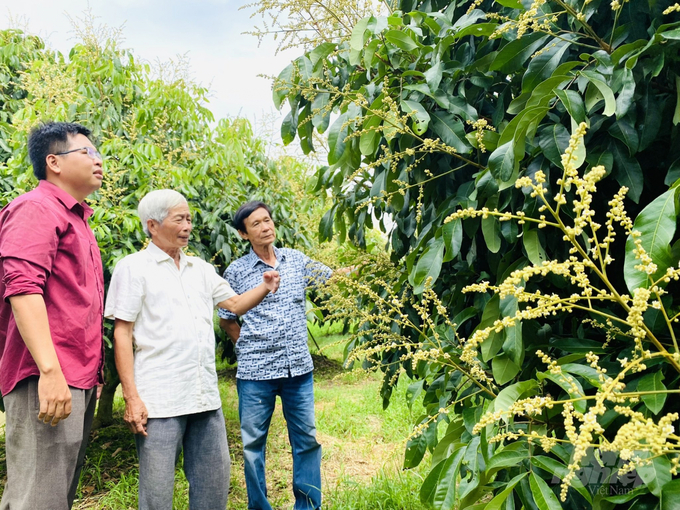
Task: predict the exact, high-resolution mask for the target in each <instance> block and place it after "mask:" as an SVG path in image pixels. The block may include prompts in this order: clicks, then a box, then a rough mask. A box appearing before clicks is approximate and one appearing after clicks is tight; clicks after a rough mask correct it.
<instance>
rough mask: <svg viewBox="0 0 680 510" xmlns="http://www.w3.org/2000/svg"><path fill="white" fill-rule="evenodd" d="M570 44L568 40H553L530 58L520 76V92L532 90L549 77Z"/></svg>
mask: <svg viewBox="0 0 680 510" xmlns="http://www.w3.org/2000/svg"><path fill="white" fill-rule="evenodd" d="M570 45H571V43H570V42H569V41H560V40H555V42H554V43H552V44H549V45H548V49H547V51H544V52H543V53H541V54H540V55H537V56H535V57H534V58H532V59H531V62H529V65H528V67H527V71H526V73H524V76H523V77H522V92H527V91H531V90H533V89H534V88H535V87H536V86H537V85H538V84H539V83H541V82H542V81H544V80H546V79H547V78H549V77H550V76H551V75H552V74H553V72H554V71H555V69H557V66H558V65H559V63H560V60H562V57H563V56H564V53H565V52H566V51H567V49H569V46H570Z"/></svg>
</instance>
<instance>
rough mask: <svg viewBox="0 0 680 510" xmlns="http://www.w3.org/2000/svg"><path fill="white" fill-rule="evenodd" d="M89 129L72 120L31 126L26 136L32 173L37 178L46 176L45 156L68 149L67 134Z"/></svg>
mask: <svg viewBox="0 0 680 510" xmlns="http://www.w3.org/2000/svg"><path fill="white" fill-rule="evenodd" d="M90 134H91V131H90V130H89V129H87V128H86V127H85V126H81V125H80V124H76V123H74V122H45V123H41V124H40V125H38V126H36V127H34V128H33V130H32V131H31V134H30V135H29V137H28V156H29V157H30V158H31V164H32V165H33V175H35V176H36V177H37V178H38V180H44V179H46V178H47V162H46V159H47V156H48V155H50V154H54V153H56V152H62V151H67V150H68V139H69V136H76V135H85V136H87V137H88V138H89V137H90Z"/></svg>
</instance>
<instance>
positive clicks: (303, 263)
mask: <svg viewBox="0 0 680 510" xmlns="http://www.w3.org/2000/svg"><path fill="white" fill-rule="evenodd" d="M233 223H234V226H235V227H236V229H237V230H238V232H239V234H240V235H241V237H243V239H246V240H247V241H249V242H250V245H251V250H250V253H248V254H247V255H245V256H244V257H241V258H240V259H238V260H236V261H234V262H233V263H232V264H231V265H230V266H229V267H228V268H227V270H226V271H225V273H224V278H226V279H227V281H228V282H229V284H230V285H231V286H232V288H233V289H234V291H235V292H237V293H239V294H241V293H243V292H245V291H247V290H249V289H251V288H253V287H255V286H257V285H259V283H260V282H261V281H262V274H263V273H264V272H266V271H271V270H272V269H276V270H277V271H278V272H279V275H280V278H281V281H280V285H279V290H278V291H277V292H276V294H269V295H268V296H267V297H265V298H264V300H262V302H261V303H260V304H259V305H258V306H256V307H255V308H253V309H251V310H250V311H249V312H247V313H246V314H244V315H243V316H242V317H241V319H242V321H243V324H242V325H241V326H239V323H238V321H237V318H238V317H237V316H236V315H234V314H233V313H231V312H229V311H227V310H219V316H220V326H221V327H222V329H224V330H225V331H226V332H227V334H228V335H229V337H230V338H231V339H232V341H234V342H236V355H237V358H238V370H237V372H236V388H237V391H238V398H239V417H240V420H241V437H242V439H243V460H244V465H245V476H246V488H247V490H248V509H249V510H272V507H271V505H270V504H269V502H268V501H267V484H266V480H265V447H266V442H267V434H268V432H269V424H270V423H271V418H272V413H273V412H274V405H275V403H276V396H277V395H278V396H279V397H280V398H281V404H282V407H283V415H284V417H285V419H286V423H287V425H288V437H289V439H290V442H291V447H292V450H293V494H294V495H295V510H318V509H319V508H321V445H319V443H317V441H316V425H315V422H314V386H313V377H312V371H313V369H314V365H313V363H312V357H311V356H310V354H309V349H308V348H307V319H306V309H305V302H306V299H305V291H306V289H307V287H309V286H310V285H315V284H316V283H317V282H324V281H326V280H327V279H328V278H329V277H330V275H331V273H332V271H331V269H329V268H328V267H326V266H325V265H323V264H321V263H319V262H315V261H313V260H312V259H310V258H309V257H307V256H306V255H304V254H303V253H301V252H299V251H297V250H292V249H289V248H276V247H275V246H274V242H275V241H276V229H275V227H274V222H273V220H272V218H271V211H270V209H269V207H267V205H266V204H264V203H263V202H248V203H246V204H244V205H243V206H241V207H240V208H239V210H238V211H236V214H235V215H234V221H233Z"/></svg>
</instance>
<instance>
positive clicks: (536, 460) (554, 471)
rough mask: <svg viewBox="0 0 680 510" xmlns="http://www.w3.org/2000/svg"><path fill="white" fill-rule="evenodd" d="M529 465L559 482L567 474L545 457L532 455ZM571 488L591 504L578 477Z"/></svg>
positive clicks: (561, 466) (566, 470) (560, 464)
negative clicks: (557, 479) (541, 470)
mask: <svg viewBox="0 0 680 510" xmlns="http://www.w3.org/2000/svg"><path fill="white" fill-rule="evenodd" d="M593 370H594V369H593ZM531 463H532V464H533V465H534V466H538V467H539V468H541V469H543V470H544V471H547V472H548V473H550V474H551V475H553V476H555V477H556V478H559V479H560V480H562V479H564V478H565V477H566V476H567V473H569V468H567V466H565V465H564V464H562V463H561V462H560V461H558V460H556V459H553V458H551V457H547V456H545V455H533V456H532V457H531ZM571 487H572V489H575V490H576V491H577V492H578V493H579V494H580V495H581V496H583V497H584V499H585V500H586V501H587V502H588V503H592V502H593V499H592V497H591V495H590V493H589V492H588V489H586V488H585V487H584V486H583V483H582V482H581V480H580V479H579V477H578V476H576V477H574V478H573V479H572V481H571Z"/></svg>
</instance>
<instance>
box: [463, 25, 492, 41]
mask: <svg viewBox="0 0 680 510" xmlns="http://www.w3.org/2000/svg"><path fill="white" fill-rule="evenodd" d="M497 27H498V23H477V24H476V25H471V26H469V27H466V28H464V29H462V30H459V31H458V32H456V33H455V35H454V38H455V39H460V38H461V37H465V36H468V35H472V36H475V37H484V36H490V35H491V34H493V33H494V31H495V30H496V28H497Z"/></svg>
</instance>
